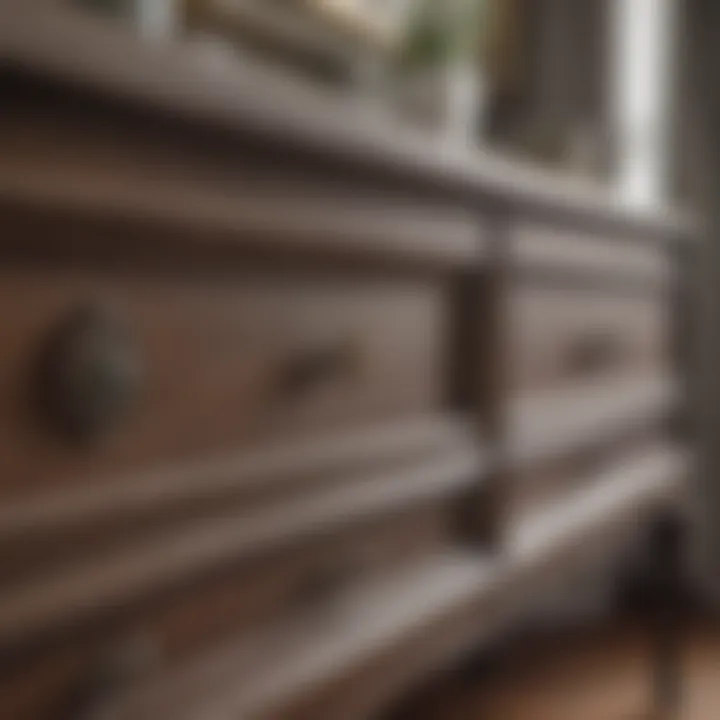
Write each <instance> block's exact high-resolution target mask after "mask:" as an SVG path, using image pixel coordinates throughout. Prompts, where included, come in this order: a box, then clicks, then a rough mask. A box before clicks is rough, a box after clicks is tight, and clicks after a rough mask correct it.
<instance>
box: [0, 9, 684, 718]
mask: <svg viewBox="0 0 720 720" xmlns="http://www.w3.org/2000/svg"><path fill="white" fill-rule="evenodd" d="M0 95H1V97H2V113H1V114H0V158H2V161H1V162H0V227H1V228H2V230H1V232H0V253H1V254H2V262H1V263H0V275H1V277H2V279H1V281H0V306H1V307H2V312H3V322H2V323H0V347H2V352H1V353H0V428H1V429H2V430H1V432H0V443H1V444H2V452H1V453H0V458H1V460H0V463H1V464H2V468H3V472H2V483H1V485H0V493H1V494H2V502H1V503H0V577H1V578H2V584H1V585H0V715H1V716H2V717H3V718H8V720H56V719H57V720H101V719H105V718H113V719H115V718H117V719H122V720H145V719H147V720H150V719H153V720H158V719H161V718H168V719H170V718H172V719H173V720H239V719H241V718H242V719H244V718H303V719H308V720H321V719H322V720H355V719H358V720H360V719H362V718H374V717H378V716H380V715H381V714H382V713H383V712H385V711H386V710H387V709H388V708H389V707H390V706H391V705H392V703H393V702H394V701H395V700H396V699H397V698H398V697H400V696H401V695H403V694H405V693H407V692H410V691H412V688H413V687H415V686H417V685H418V684H422V682H423V679H424V678H426V677H427V676H428V674H430V673H433V672H435V671H437V670H438V669H442V668H444V667H447V666H449V665H451V664H452V663H454V662H455V661H456V660H457V659H458V658H460V657H462V656H463V654H465V653H467V652H471V651H473V650H475V649H477V648H478V647H481V646H482V644H483V643H484V642H486V641H487V640H488V638H490V637H494V636H495V635H496V634H498V633H502V632H504V631H506V630H507V629H508V628H509V627H511V626H512V625H513V623H516V622H517V621H518V618H520V617H522V615H523V613H524V612H525V611H526V609H527V607H528V606H530V605H532V602H533V598H534V597H535V596H536V595H537V593H538V592H539V591H540V589H542V588H549V587H554V586H555V585H558V584H561V585H565V586H567V585H568V584H569V585H570V586H571V587H572V586H576V587H580V586H587V585H588V584H592V583H593V582H595V581H596V580H595V578H597V577H599V574H601V572H602V569H603V568H607V567H608V564H610V565H612V563H613V562H615V559H616V558H617V557H618V556H619V555H618V554H619V553H621V552H622V550H623V548H624V547H625V545H626V543H627V542H628V539H629V537H630V536H631V535H632V534H633V533H636V532H638V531H639V530H641V529H642V527H643V526H644V524H645V523H647V522H649V521H650V520H651V519H652V518H653V517H654V516H655V514H657V513H659V512H663V511H667V510H668V509H674V508H680V507H682V504H683V501H684V487H685V484H686V483H685V481H686V479H687V474H688V462H689V456H688V453H687V447H686V444H687V443H686V442H685V440H684V438H683V436H682V433H681V431H680V430H679V429H678V428H679V427H680V428H681V426H682V422H681V420H682V407H683V403H682V401H683V397H684V390H683V383H684V379H683V373H682V362H681V359H682V350H683V343H681V342H680V341H679V339H678V338H679V333H678V332H677V331H676V328H677V327H678V324H677V323H676V322H675V320H674V314H675V312H676V308H677V307H678V306H679V300H678V299H679V298H680V297H681V295H682V285H683V273H682V270H681V269H682V265H683V263H684V262H685V261H686V258H687V257H688V255H689V254H690V252H691V246H692V240H693V228H692V224H691V222H690V220H689V219H688V218H686V217H684V216H682V215H680V214H679V213H676V212H674V211H670V210H663V211H658V212H653V213H650V212H640V211H636V210H630V209H626V208H623V207H622V206H621V204H619V202H618V200H617V199H616V198H613V197H612V196H611V195H609V194H608V193H606V192H605V191H603V190H601V189H599V188H597V187H594V186H590V185H585V184H583V183H577V182H572V181H567V180H562V179H559V178H554V177H551V176H547V175H545V174H543V173H541V172H538V171H535V170H531V169H528V168H525V167H521V166H518V165H517V164H515V163H511V162H508V161H506V160H503V159H499V158H497V157H494V156H491V155H486V154H483V153H481V152H480V151H469V150H467V149H464V148H449V147H445V146H439V147H438V145H437V143H436V142H434V141H433V139H432V138H431V137H430V136H426V135H424V134H421V133H416V132H415V131H411V130H410V129H407V128H403V127H402V126H399V125H396V124H395V123H394V121H391V120H389V119H388V118H381V117H375V116H372V117H370V116H369V113H367V112H366V111H363V110H362V109H361V108H360V107H356V106H354V104H353V101H351V100H346V101H342V100H339V99H338V98H336V97H334V98H331V97H326V96H324V95H322V94H321V93H320V92H319V91H314V90H313V91H310V90H308V89H305V88H301V87H298V86H296V85H294V84H291V83H289V82H288V81H287V80H286V79H284V78H282V77H275V76H272V75H269V74H268V73H267V72H264V71H263V72H261V71H258V70H257V69H253V68H249V67H246V66H244V65H241V64H238V65H237V66H229V65H226V64H218V63H217V62H216V61H215V60H214V59H211V58H209V57H207V56H206V55H204V54H201V53H197V52H195V51H193V49H192V48H189V47H183V46H182V44H177V45H170V44H148V43H144V42H142V41H140V40H139V39H135V38H133V37H131V36H130V35H129V34H127V33H126V32H125V31H123V30H122V29H119V28H115V27H111V26H108V25H105V24H104V23H102V22H99V21H98V20H96V19H91V18H89V17H86V16H84V15H80V14H78V13H76V12H75V11H72V10H70V9H69V8H68V7H67V6H65V5H62V4H60V3H46V2H11V1H8V2H5V3H3V4H2V6H0ZM598 582H599V581H598Z"/></svg>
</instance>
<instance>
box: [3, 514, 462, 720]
mask: <svg viewBox="0 0 720 720" xmlns="http://www.w3.org/2000/svg"><path fill="white" fill-rule="evenodd" d="M451 539H452V513H451V508H450V507H449V506H448V503H447V502H438V503H436V504H426V505H424V506H422V507H416V508H414V509H411V510H404V511H400V512H397V513H394V514H392V515H387V516H384V517H383V518H379V519H374V520H368V521H366V522H364V523H363V524H362V525H361V526H357V527H354V528H350V527H348V528H344V529H338V530H337V531H334V532H330V533H326V534H322V535H318V536H316V537H314V538H312V539H310V540H308V541H306V542H304V543H302V544H297V545H296V546H294V547H293V548H292V549H287V550H283V551H280V552H277V553H273V554H271V555H264V556H262V557H258V558H257V559H256V560H252V561H246V562H243V563H242V564H240V565H238V566H235V567H230V568H226V569H225V570H223V571H222V572H220V573H210V574H209V576H208V577H206V578H205V579H204V580H202V581H201V582H196V583H194V584H192V585H191V586H188V587H184V586H180V587H177V588H176V589H175V590H173V591H172V592H165V593H162V594H159V595H157V596H156V597H154V598H152V599H150V600H146V601H145V602H144V603H142V604H141V605H139V606H137V605H133V606H124V605H121V606H118V607H113V608H109V610H110V614H109V615H106V616H105V617H104V619H102V621H101V622H98V623H93V624H92V625H90V626H88V627H87V628H86V629H85V630H84V631H83V633H82V634H81V635H79V636H77V637H74V638H72V639H68V640H67V641H66V640H62V639H60V641H59V642H56V643H54V645H53V646H51V647H50V649H48V648H47V647H45V648H43V649H42V651H41V652H39V653H38V654H37V655H35V653H34V652H30V653H29V654H28V653H15V654H14V655H13V657H14V658H15V659H14V660H13V662H12V663H11V665H12V667H10V668H8V669H7V670H6V672H5V673H4V675H3V678H2V681H0V707H2V709H3V712H4V713H6V714H7V716H8V717H12V718H13V720H41V719H42V720H44V719H45V718H55V717H66V716H67V717H72V718H75V717H78V718H80V717H94V716H93V715H92V714H88V713H90V712H91V711H95V712H98V713H99V708H102V707H105V705H104V703H109V704H110V705H111V706H112V704H113V703H116V702H117V703H121V702H122V700H123V697H124V695H125V693H126V692H131V691H134V690H135V689H136V687H135V685H136V684H138V683H142V684H144V683H148V684H152V683H153V682H154V681H155V678H156V677H159V676H162V675H163V674H164V673H166V672H169V671H172V670H173V668H175V666H176V665H178V664H184V663H185V662H186V661H190V660H191V659H192V658H193V657H194V655H195V654H196V653H200V654H202V652H203V651H204V650H205V649H206V647H213V646H215V645H217V644H222V643H223V642H224V641H225V640H226V639H227V638H228V637H229V636H232V637H233V638H238V639H240V640H241V645H242V644H243V643H244V642H245V641H244V640H242V638H243V637H245V636H246V638H247V640H246V643H247V647H248V652H249V653H250V654H251V655H252V658H251V660H250V661H249V666H248V667H240V666H238V667H237V672H238V673H239V677H242V674H243V673H245V672H249V671H250V669H251V667H252V665H253V663H254V662H257V661H259V660H260V659H261V658H262V656H263V653H264V649H263V643H262V638H263V637H264V636H265V635H268V637H270V636H272V634H273V628H274V627H284V626H286V625H287V626H288V627H289V626H291V625H292V624H293V623H297V622H298V621H302V624H303V627H304V633H305V634H306V635H308V636H309V637H317V638H318V639H321V638H323V637H325V635H327V634H332V633H334V632H336V630H337V629H338V628H341V627H343V623H344V613H345V612H346V608H347V609H348V610H349V609H350V608H351V607H352V599H353V596H354V595H355V593H356V591H357V592H361V591H362V588H363V587H364V586H365V585H366V584H372V583H373V582H375V581H378V580H380V579H381V578H383V577H385V576H390V575H391V574H392V573H394V572H395V571H396V570H399V569H400V568H403V567H410V566H412V565H413V564H414V563H416V562H421V561H422V560H423V558H426V557H427V556H430V555H431V554H433V553H435V552H441V551H442V550H443V549H445V548H447V547H448V545H449V544H450V542H451ZM348 603H349V605H348ZM258 643H259V644H258ZM128 664H129V665H130V667H127V665H128ZM108 668H109V670H110V671H113V672H122V673H123V674H125V675H128V676H129V677H120V678H118V679H111V678H108V677H107V673H108V672H109V670H108ZM194 679H195V678H191V680H194ZM96 708H97V709H96ZM62 713H70V714H67V715H64V714H62ZM73 713H74V714H73ZM83 713H85V714H83Z"/></svg>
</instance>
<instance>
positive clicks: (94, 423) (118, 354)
mask: <svg viewBox="0 0 720 720" xmlns="http://www.w3.org/2000/svg"><path fill="white" fill-rule="evenodd" d="M42 365H43V367H42V373H43V378H42V383H41V385H42V404H43V406H44V410H45V414H46V416H47V417H48V419H49V420H50V421H51V422H52V424H53V426H54V427H55V428H56V429H58V430H60V431H61V432H62V433H63V434H66V435H69V436H73V437H77V438H80V439H95V438H97V437H98V436H100V435H103V434H105V433H106V432H108V431H109V430H111V429H112V428H113V427H115V426H116V425H117V424H118V423H119V422H120V421H121V420H122V419H123V418H124V417H125V415H126V413H127V412H128V410H129V409H130V407H131V406H132V404H133V401H134V400H135V398H136V396H137V390H138V384H139V363H138V358H137V355H136V352H135V348H134V345H133V343H132V342H131V338H130V336H129V333H128V331H127V329H126V328H125V327H124V325H123V324H122V322H121V321H120V319H119V318H118V316H117V315H116V313H114V312H113V311H112V310H111V309H110V308H108V307H106V306H104V305H99V304H88V305H84V306H81V307H79V308H76V309H75V310H74V311H73V312H71V313H70V314H69V315H68V316H67V317H66V318H65V319H64V321H63V322H62V323H61V324H60V325H59V327H58V328H57V330H56V332H55V333H54V334H53V335H52V337H51V338H50V339H49V343H48V346H47V348H46V351H45V354H44V358H43V363H42Z"/></svg>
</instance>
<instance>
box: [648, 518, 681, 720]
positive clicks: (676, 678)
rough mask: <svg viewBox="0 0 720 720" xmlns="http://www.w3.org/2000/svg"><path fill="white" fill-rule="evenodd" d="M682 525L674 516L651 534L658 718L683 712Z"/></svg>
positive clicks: (654, 708)
mask: <svg viewBox="0 0 720 720" xmlns="http://www.w3.org/2000/svg"><path fill="white" fill-rule="evenodd" d="M682 545H683V543H682V528H681V525H680V522H679V521H678V519H677V518H674V517H672V516H671V515H667V516H664V517H662V518H660V519H658V520H657V522H656V524H655V525H654V527H653V528H652V533H651V555H652V561H651V568H652V570H651V575H652V588H653V598H652V602H651V605H650V608H649V611H650V613H651V618H650V620H651V624H650V627H651V633H652V647H651V652H652V677H651V682H652V714H651V717H652V718H653V719H654V720H678V719H679V718H680V717H681V714H682V706H683V692H684V677H683V639H684V638H683V632H684V630H685V623H684V620H685V617H684V614H685V613H684V602H683V597H684V582H683V575H684V574H683V562H682V557H683V552H682Z"/></svg>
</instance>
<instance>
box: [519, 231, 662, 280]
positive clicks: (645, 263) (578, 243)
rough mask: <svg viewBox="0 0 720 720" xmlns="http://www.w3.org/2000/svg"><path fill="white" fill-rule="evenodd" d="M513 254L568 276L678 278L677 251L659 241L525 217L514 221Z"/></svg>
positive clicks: (527, 265) (523, 262) (528, 265)
mask: <svg viewBox="0 0 720 720" xmlns="http://www.w3.org/2000/svg"><path fill="white" fill-rule="evenodd" d="M510 254H511V258H512V261H513V264H514V266H515V267H517V268H519V269H521V270H524V271H525V270H526V271H529V272H535V271H537V272H540V273H543V274H544V273H552V274H553V275H558V274H561V275H562V276H564V277H567V278H573V277H576V278H579V277H582V278H585V277H592V278H596V279H598V280H601V281H603V280H608V281H610V282H617V281H618V280H624V281H629V282H630V283H636V284H638V285H654V286H665V285H668V284H669V283H671V282H672V278H673V268H672V260H671V255H670V253H669V252H668V251H667V249H666V248H663V247H662V246H659V245H658V244H657V243H654V242H653V243H650V242H642V241H637V240H635V241H634V240H632V239H630V238H621V237H603V236H602V235H597V234H591V233H587V232H583V231H580V230H571V229H565V228H559V227H552V226H549V225H542V224H533V223H523V222H520V223H516V224H514V225H513V226H511V228H510Z"/></svg>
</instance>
